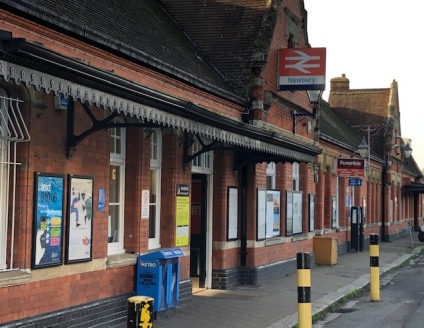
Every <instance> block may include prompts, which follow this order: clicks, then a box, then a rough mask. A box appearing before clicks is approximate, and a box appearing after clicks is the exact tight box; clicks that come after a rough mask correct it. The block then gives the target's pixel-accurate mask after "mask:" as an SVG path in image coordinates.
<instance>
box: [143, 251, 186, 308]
mask: <svg viewBox="0 0 424 328" xmlns="http://www.w3.org/2000/svg"><path fill="white" fill-rule="evenodd" d="M182 256H184V252H183V251H182V250H181V249H180V248H170V249H163V250H158V251H155V252H151V253H148V254H143V255H139V256H138V257H137V286H136V295H137V296H150V297H153V298H154V303H153V311H154V312H156V313H157V312H159V311H163V310H167V309H169V308H172V307H175V306H177V304H178V299H179V289H180V288H179V285H180V261H179V258H180V257H182Z"/></svg>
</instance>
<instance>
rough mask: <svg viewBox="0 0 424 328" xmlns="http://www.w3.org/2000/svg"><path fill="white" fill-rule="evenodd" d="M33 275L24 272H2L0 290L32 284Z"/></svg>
mask: <svg viewBox="0 0 424 328" xmlns="http://www.w3.org/2000/svg"><path fill="white" fill-rule="evenodd" d="M31 279H32V275H31V274H30V273H28V272H25V271H22V270H12V271H0V288H1V287H8V286H18V285H23V284H27V283H29V282H31Z"/></svg>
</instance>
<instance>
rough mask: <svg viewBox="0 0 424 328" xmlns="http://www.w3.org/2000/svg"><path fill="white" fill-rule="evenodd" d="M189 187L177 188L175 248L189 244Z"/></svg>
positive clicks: (179, 186)
mask: <svg viewBox="0 0 424 328" xmlns="http://www.w3.org/2000/svg"><path fill="white" fill-rule="evenodd" d="M189 195H190V187H189V186H188V185H178V186H177V196H176V206H175V207H176V209H175V212H176V213H175V221H176V238H175V240H176V246H177V247H179V246H186V245H188V242H189V223H190V197H189Z"/></svg>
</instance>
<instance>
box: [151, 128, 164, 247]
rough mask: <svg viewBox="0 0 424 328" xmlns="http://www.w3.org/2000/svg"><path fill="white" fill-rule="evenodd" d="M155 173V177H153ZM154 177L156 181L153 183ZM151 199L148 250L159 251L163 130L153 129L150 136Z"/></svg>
mask: <svg viewBox="0 0 424 328" xmlns="http://www.w3.org/2000/svg"><path fill="white" fill-rule="evenodd" d="M153 171H154V177H153ZM152 177H153V178H154V180H155V181H152V180H153V179H152ZM150 178H151V181H150V192H149V194H150V198H149V240H148V249H157V248H160V247H161V244H160V209H161V185H162V130H161V129H159V128H157V129H153V133H152V134H151V136H150ZM153 185H155V189H156V194H157V196H156V199H155V202H152V187H153ZM153 206H155V209H154V212H155V222H154V225H155V232H154V237H150V225H151V220H152V218H151V217H150V213H151V208H152V207H153Z"/></svg>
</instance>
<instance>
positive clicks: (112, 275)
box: [0, 267, 135, 323]
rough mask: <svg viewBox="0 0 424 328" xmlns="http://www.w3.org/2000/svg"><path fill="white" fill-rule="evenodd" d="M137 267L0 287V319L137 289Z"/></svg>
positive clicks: (26, 315)
mask: <svg viewBox="0 0 424 328" xmlns="http://www.w3.org/2000/svg"><path fill="white" fill-rule="evenodd" d="M133 271H134V267H124V268H116V269H109V270H101V271H94V272H86V273H81V274H75V275H71V276H66V277H61V278H55V279H47V280H41V281H36V282H32V283H28V284H24V285H19V286H11V287H3V288H0V323H4V322H9V321H13V320H18V319H22V318H26V317H30V316H34V315H38V314H40V313H47V312H51V311H57V310H60V309H63V308H68V307H71V306H76V305H79V304H82V303H87V302H92V301H97V300H101V299H105V298H108V297H111V296H116V295H123V294H126V293H130V292H132V291H134V290H135V285H134V277H133Z"/></svg>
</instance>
